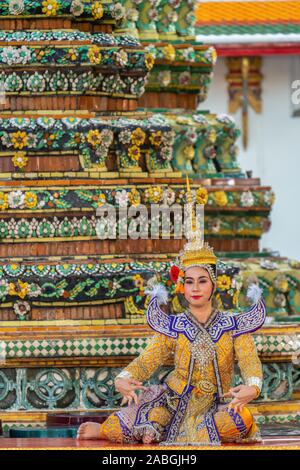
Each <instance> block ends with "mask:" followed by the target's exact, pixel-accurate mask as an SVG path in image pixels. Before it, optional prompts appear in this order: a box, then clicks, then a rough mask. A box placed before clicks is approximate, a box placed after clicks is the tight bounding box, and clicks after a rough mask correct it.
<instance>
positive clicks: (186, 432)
mask: <svg viewBox="0 0 300 470" xmlns="http://www.w3.org/2000/svg"><path fill="white" fill-rule="evenodd" d="M152 304H154V311H155V313H153V309H152V311H151V308H150V315H152V318H151V319H150V324H151V323H152V327H153V326H156V323H157V324H160V325H161V324H162V323H163V324H164V327H163V328H165V330H166V332H165V333H160V332H157V333H156V334H155V335H154V336H153V338H152V339H151V340H150V343H149V345H148V346H147V347H146V348H145V350H144V351H143V352H142V353H141V354H140V356H139V357H137V358H136V359H135V360H134V361H132V362H131V363H130V364H129V365H128V366H127V367H126V368H125V369H124V371H123V375H124V376H126V375H127V376H131V377H133V378H135V379H138V380H140V381H143V382H144V381H147V380H148V379H149V378H150V377H151V376H152V374H153V373H154V372H155V370H156V369H157V368H158V367H159V366H161V365H164V364H166V363H170V361H171V362H174V369H173V371H172V372H171V373H170V374H169V375H168V376H167V378H166V379H165V380H164V384H163V385H157V386H150V387H149V391H147V392H143V393H142V395H141V402H140V404H139V405H135V404H132V405H130V406H128V407H126V408H124V409H122V410H121V411H119V412H117V413H114V414H113V415H111V416H110V417H109V418H108V419H107V420H106V421H105V423H103V424H102V426H101V438H105V439H109V440H113V441H115V442H127V443H130V442H139V441H141V439H142V437H143V436H144V435H145V434H150V435H151V436H152V438H153V440H154V441H156V442H162V443H164V444H165V445H167V444H172V443H176V444H179V445H181V444H194V445H196V444H219V443H220V442H230V441H240V440H243V439H249V438H251V437H252V436H254V434H256V432H257V427H256V425H255V423H254V421H253V418H252V415H251V413H250V411H249V409H248V408H247V407H244V408H243V410H242V412H240V413H234V411H233V410H230V411H229V410H228V409H227V407H226V404H222V403H220V400H219V398H220V397H219V395H218V391H219V390H220V387H221V390H222V391H223V392H224V393H225V392H227V391H228V390H229V388H230V387H231V385H232V379H233V368H234V358H236V359H237V361H238V365H239V368H240V371H241V374H242V378H243V381H244V383H245V384H247V385H255V386H256V387H258V389H259V390H260V389H261V383H262V366H261V362H260V360H259V358H258V355H257V351H256V347H255V344H254V341H253V338H252V335H251V334H250V333H248V332H247V331H245V332H241V331H240V330H239V329H238V328H236V327H237V325H238V324H239V323H242V324H243V327H244V326H245V314H239V315H229V314H227V313H223V312H215V313H214V314H213V315H212V316H211V318H210V319H209V321H208V322H207V324H206V325H204V326H202V325H201V324H198V322H197V320H196V319H195V318H193V317H192V315H191V314H189V313H188V312H185V313H183V314H180V315H169V316H167V315H166V314H165V313H164V312H163V311H162V310H160V309H159V307H158V305H157V303H156V302H155V298H154V299H153V300H152ZM256 311H257V312H258V313H256V315H254V316H256V320H257V321H258V322H259V323H261V322H262V321H263V317H264V309H263V308H262V310H261V309H259V308H258V309H256ZM247 313H248V312H247ZM242 315H244V318H243V317H242ZM157 319H158V320H159V321H157ZM176 319H177V322H178V324H179V328H178V325H177V326H176V324H174V320H176ZM228 319H229V321H228ZM232 319H233V320H234V322H235V323H232V326H233V328H232V329H228V331H226V328H229V327H230V324H231V320H232ZM237 319H240V320H242V322H237V321H236V320H237ZM148 320H149V318H148ZM169 320H170V321H169ZM166 321H168V323H166ZM170 325H171V326H170ZM224 325H225V330H224ZM182 326H183V327H184V332H182V333H178V330H179V329H180V328H181V327H182ZM156 328H158V327H157V326H156ZM197 328H199V330H198V331H197ZM247 328H248V325H247ZM172 329H174V330H175V332H176V330H177V334H174V333H173V332H172ZM199 332H200V336H201V335H202V334H203V332H204V334H205V332H209V334H210V337H212V338H213V339H216V338H217V340H216V341H215V343H214V350H215V358H214V360H211V359H209V360H208V361H207V363H206V364H205V366H203V363H201V362H200V363H199V362H198V359H197V355H196V356H195V357H193V343H194V342H195V340H194V341H193V338H192V333H194V335H195V337H197V335H198V334H199ZM170 334H173V337H171V336H170ZM216 363H217V369H218V370H217V374H216V370H215V365H216ZM218 381H219V385H218Z"/></svg>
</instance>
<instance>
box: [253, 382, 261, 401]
mask: <svg viewBox="0 0 300 470" xmlns="http://www.w3.org/2000/svg"><path fill="white" fill-rule="evenodd" d="M251 387H254V388H255V389H256V397H255V398H254V400H256V398H258V397H259V395H260V392H261V390H260V388H259V387H258V386H257V385H251Z"/></svg>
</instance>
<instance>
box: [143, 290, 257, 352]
mask: <svg viewBox="0 0 300 470" xmlns="http://www.w3.org/2000/svg"><path fill="white" fill-rule="evenodd" d="M265 317H266V306H265V303H264V301H263V300H262V299H260V300H259V301H258V302H257V303H256V304H254V305H253V306H252V307H251V308H250V309H249V310H246V311H245V312H242V313H239V314H232V313H226V312H219V311H217V312H215V313H213V314H212V316H211V317H210V318H209V319H208V321H207V323H206V324H205V325H204V326H203V327H204V328H205V329H206V330H207V332H208V333H209V335H210V337H211V339H212V341H213V342H214V343H216V342H217V341H219V339H220V338H221V336H222V335H223V334H224V333H225V332H226V331H232V332H233V334H232V336H233V337H234V338H235V337H237V336H240V335H242V334H244V333H251V332H253V331H256V330H257V329H258V328H260V327H261V326H262V325H263V323H264V321H265ZM147 320H148V324H149V326H150V327H151V328H152V329H153V330H155V331H157V332H158V333H162V334H164V335H166V336H169V337H171V338H178V335H179V334H184V335H185V336H186V337H187V338H188V339H189V340H190V341H192V342H193V341H194V340H195V338H196V336H197V334H198V333H199V330H200V324H199V322H198V321H197V319H196V318H195V317H193V316H192V314H191V313H189V312H182V313H179V314H178V315H168V314H167V313H165V312H164V311H163V310H161V308H160V307H159V305H158V300H157V297H156V296H155V297H153V298H152V299H151V301H150V302H149V305H148V309H147Z"/></svg>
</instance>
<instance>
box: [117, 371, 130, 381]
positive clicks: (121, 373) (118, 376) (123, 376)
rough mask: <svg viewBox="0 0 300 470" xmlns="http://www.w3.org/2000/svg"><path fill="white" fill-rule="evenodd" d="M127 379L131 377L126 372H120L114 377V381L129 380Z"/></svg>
mask: <svg viewBox="0 0 300 470" xmlns="http://www.w3.org/2000/svg"><path fill="white" fill-rule="evenodd" d="M129 377H132V375H131V374H130V373H129V372H127V370H122V371H121V372H120V373H119V374H118V375H117V376H116V377H115V380H116V379H126V378H129Z"/></svg>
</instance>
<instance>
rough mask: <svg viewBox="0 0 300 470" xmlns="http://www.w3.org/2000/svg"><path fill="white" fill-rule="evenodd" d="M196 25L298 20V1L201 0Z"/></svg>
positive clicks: (299, 13)
mask: <svg viewBox="0 0 300 470" xmlns="http://www.w3.org/2000/svg"><path fill="white" fill-rule="evenodd" d="M196 16H197V25H198V26H201V25H208V24H219V23H223V24H224V23H227V24H228V23H243V24H245V23H252V24H253V23H274V22H275V23H286V22H290V23H295V22H300V1H287V0H281V1H278V0H277V1H265V2H264V1H247V2H232V1H228V2H218V1H217V2H201V3H199V4H198V6H197V9H196Z"/></svg>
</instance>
